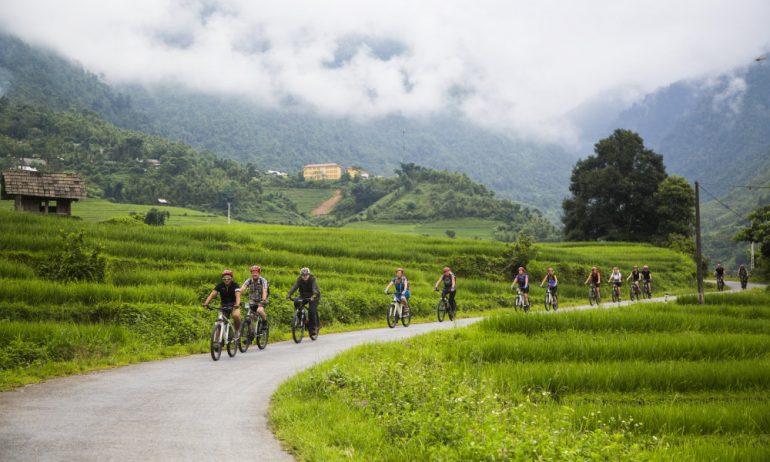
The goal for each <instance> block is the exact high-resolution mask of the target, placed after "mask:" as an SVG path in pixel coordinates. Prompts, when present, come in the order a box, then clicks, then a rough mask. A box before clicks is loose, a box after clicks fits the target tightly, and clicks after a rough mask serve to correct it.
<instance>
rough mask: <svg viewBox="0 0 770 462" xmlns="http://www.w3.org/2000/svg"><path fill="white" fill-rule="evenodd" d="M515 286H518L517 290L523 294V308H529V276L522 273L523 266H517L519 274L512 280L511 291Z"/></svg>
mask: <svg viewBox="0 0 770 462" xmlns="http://www.w3.org/2000/svg"><path fill="white" fill-rule="evenodd" d="M516 284H518V285H519V290H521V293H522V294H524V306H526V307H527V308H529V275H528V274H527V273H526V272H525V271H524V267H523V266H519V274H517V275H516V277H515V278H513V284H511V289H513V287H514V286H515V285H516Z"/></svg>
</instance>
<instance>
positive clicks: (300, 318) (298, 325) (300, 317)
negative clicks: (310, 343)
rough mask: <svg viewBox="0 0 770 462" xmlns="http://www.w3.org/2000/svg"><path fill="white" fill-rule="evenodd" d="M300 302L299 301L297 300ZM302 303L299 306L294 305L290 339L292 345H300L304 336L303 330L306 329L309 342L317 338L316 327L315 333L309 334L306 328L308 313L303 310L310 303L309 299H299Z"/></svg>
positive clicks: (308, 329)
mask: <svg viewBox="0 0 770 462" xmlns="http://www.w3.org/2000/svg"><path fill="white" fill-rule="evenodd" d="M297 300H300V299H297ZM301 300H302V303H301V304H300V305H298V306H297V305H296V304H295V306H296V308H295V310H294V322H293V323H292V325H291V337H292V338H293V339H294V343H300V342H301V341H302V338H303V337H304V336H305V329H307V331H308V334H309V335H310V340H315V339H317V338H318V327H320V326H316V331H315V332H311V331H310V328H309V327H307V324H308V319H309V317H308V312H307V309H305V306H307V304H308V303H310V299H309V298H303V299H301Z"/></svg>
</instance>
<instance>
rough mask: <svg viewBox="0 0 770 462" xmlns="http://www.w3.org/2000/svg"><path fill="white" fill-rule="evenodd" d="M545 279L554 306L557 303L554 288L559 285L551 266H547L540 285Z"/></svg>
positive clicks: (541, 285) (543, 283) (543, 284)
mask: <svg viewBox="0 0 770 462" xmlns="http://www.w3.org/2000/svg"><path fill="white" fill-rule="evenodd" d="M546 281H547V282H548V290H549V291H550V292H551V296H552V297H553V306H554V308H556V306H558V304H559V299H558V298H557V297H556V289H557V288H558V286H559V278H557V277H556V274H555V273H554V272H553V268H551V267H550V266H549V267H548V272H547V273H546V274H545V277H544V278H543V281H542V282H541V283H540V287H543V286H545V283H546Z"/></svg>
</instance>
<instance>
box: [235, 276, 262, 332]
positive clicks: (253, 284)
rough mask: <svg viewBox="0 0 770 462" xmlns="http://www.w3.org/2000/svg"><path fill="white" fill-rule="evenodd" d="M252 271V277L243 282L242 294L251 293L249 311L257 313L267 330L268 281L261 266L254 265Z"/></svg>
mask: <svg viewBox="0 0 770 462" xmlns="http://www.w3.org/2000/svg"><path fill="white" fill-rule="evenodd" d="M250 270H251V277H250V278H249V279H246V280H245V281H244V282H243V285H242V286H241V293H243V292H245V291H247V290H248V291H249V310H250V311H256V312H257V314H258V315H259V317H260V318H262V321H264V322H263V323H262V328H263V329H264V330H267V329H268V326H267V313H266V312H265V307H266V306H267V297H268V292H267V288H268V284H267V279H265V278H264V277H262V268H261V267H260V266H258V265H254V266H252V267H251V268H250Z"/></svg>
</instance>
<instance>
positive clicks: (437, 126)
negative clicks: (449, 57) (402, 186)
mask: <svg viewBox="0 0 770 462" xmlns="http://www.w3.org/2000/svg"><path fill="white" fill-rule="evenodd" d="M2 94H5V95H6V96H7V97H8V98H10V99H11V100H12V101H14V102H19V103H25V104H33V105H39V106H43V107H45V108H47V109H52V110H57V111H63V110H70V109H87V110H89V111H93V112H96V113H98V114H100V115H101V116H103V117H104V118H106V119H107V120H109V121H110V122H112V123H114V124H116V125H118V126H120V127H123V128H128V129H132V130H138V131H142V132H144V133H149V134H152V135H160V136H163V137H166V138H170V139H174V140H178V141H181V142H184V143H186V144H189V145H191V146H193V147H195V148H197V149H201V150H208V151H211V152H213V153H215V154H217V155H219V156H222V157H226V158H229V159H234V160H237V161H239V162H241V163H246V162H250V163H255V164H257V165H259V166H260V169H262V170H268V169H280V170H287V171H297V170H299V169H300V167H301V166H302V165H304V164H306V163H311V162H338V163H341V164H343V165H361V166H362V167H364V168H366V169H367V170H369V171H371V172H373V173H377V174H380V175H389V174H391V172H392V171H393V170H395V169H396V168H398V166H399V164H400V163H401V162H417V163H419V164H421V165H425V166H427V167H431V168H438V169H450V170H454V171H462V172H464V173H466V174H467V175H469V176H470V177H471V178H473V179H474V180H476V181H481V182H483V183H484V184H486V185H488V186H489V187H491V188H492V189H493V190H495V191H497V192H498V193H500V194H502V195H503V196H505V197H510V198H513V199H515V200H517V201H519V202H522V203H524V204H527V205H531V206H535V207H539V208H542V209H543V210H546V211H547V212H548V213H551V214H555V213H557V211H558V210H557V209H558V205H559V203H560V201H561V198H562V197H563V196H564V195H565V194H566V191H567V189H566V182H567V179H568V176H569V169H568V168H567V166H569V165H571V164H572V163H573V161H574V159H573V158H572V157H571V156H570V155H569V154H567V153H566V152H565V151H564V149H562V148H561V147H559V146H556V145H552V144H544V143H536V142H530V141H526V140H523V139H517V138H515V137H512V136H508V135H504V134H496V133H490V132H488V131H486V130H484V129H481V128H478V127H476V126H474V125H472V124H469V123H467V122H465V121H462V120H459V119H456V118H453V117H439V116H435V117H428V118H424V119H407V118H403V117H400V116H389V117H384V118H379V119H373V120H371V121H353V120H349V119H340V118H327V117H322V116H319V115H316V114H313V113H310V112H308V111H303V110H301V109H300V108H297V107H294V106H291V105H289V106H288V107H287V108H285V110H274V109H263V108H258V107H256V106H254V105H253V104H251V103H249V102H248V101H244V99H243V98H238V97H231V98H227V97H223V96H217V95H206V94H201V93H189V92H185V91H184V90H181V89H179V88H176V87H170V86H167V87H156V88H153V89H150V90H148V89H145V88H142V87H121V88H114V87H111V86H110V85H108V84H107V83H105V82H104V81H103V80H101V79H100V78H98V77H97V76H95V75H93V74H92V73H90V72H88V71H87V70H85V69H83V68H82V66H80V65H78V64H77V63H73V62H70V61H68V60H65V59H63V58H61V57H59V56H57V55H56V54H55V53H53V52H50V51H47V50H41V49H38V48H35V47H31V46H29V45H27V44H25V43H23V42H22V41H20V40H18V39H16V38H13V37H10V36H7V35H2V34H0V95H2ZM501 172H505V174H501ZM554 216H555V215H554Z"/></svg>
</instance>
